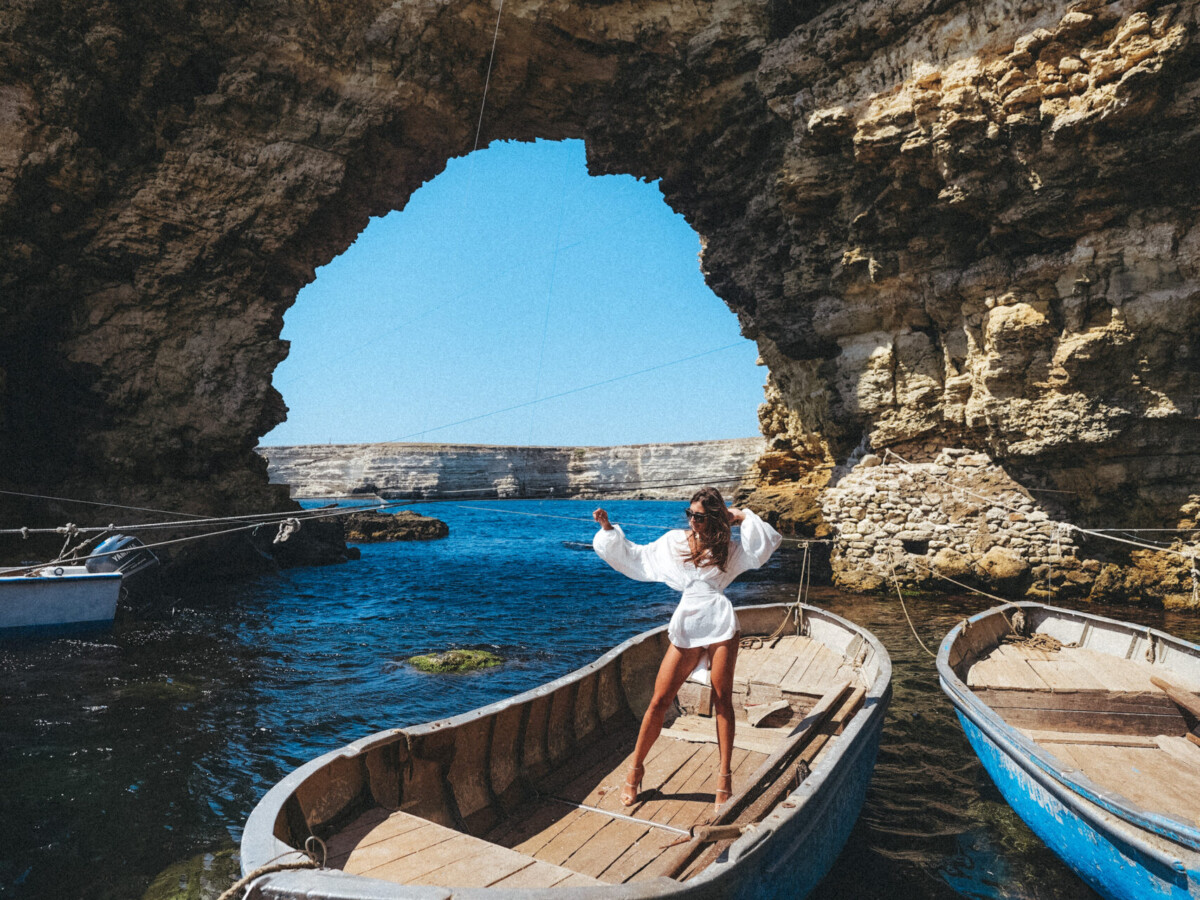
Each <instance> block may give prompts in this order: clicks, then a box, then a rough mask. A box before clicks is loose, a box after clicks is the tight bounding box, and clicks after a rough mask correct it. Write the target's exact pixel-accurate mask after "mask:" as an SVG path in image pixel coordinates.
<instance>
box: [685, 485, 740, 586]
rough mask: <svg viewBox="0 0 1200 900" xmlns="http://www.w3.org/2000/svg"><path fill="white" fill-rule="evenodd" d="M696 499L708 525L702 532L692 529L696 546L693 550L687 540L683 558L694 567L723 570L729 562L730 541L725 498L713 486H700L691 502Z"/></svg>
mask: <svg viewBox="0 0 1200 900" xmlns="http://www.w3.org/2000/svg"><path fill="white" fill-rule="evenodd" d="M697 500H699V501H700V505H701V506H703V507H704V513H705V515H706V516H707V519H706V520H705V521H706V522H707V523H708V527H707V528H705V529H704V534H701V533H700V532H698V531H695V530H694V529H693V533H694V534H695V535H696V543H697V545H698V547H697V549H695V550H693V549H692V544H691V541H689V542H688V552H687V553H685V554H684V556H683V558H684V560H685V561H687V562H690V563H691V564H692V565H693V566H695V567H696V568H701V567H704V566H716V567H717V568H718V569H720V570H721V571H722V572H724V571H725V565H726V563H728V562H729V543H730V528H729V513H728V511H727V510H726V507H725V500H724V498H723V497H721V492H720V491H718V490H717V489H716V488H713V487H705V488H700V490H698V491H696V493H694V494H692V499H691V503H695V502H696V501H697ZM691 503H689V507H690V505H691Z"/></svg>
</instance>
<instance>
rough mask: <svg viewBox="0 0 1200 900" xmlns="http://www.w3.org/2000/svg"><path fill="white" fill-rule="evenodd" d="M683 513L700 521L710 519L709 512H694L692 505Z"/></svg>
mask: <svg viewBox="0 0 1200 900" xmlns="http://www.w3.org/2000/svg"><path fill="white" fill-rule="evenodd" d="M683 514H684V515H685V516H687V517H688V518H689V519H694V520H696V521H700V522H704V521H706V520H707V519H708V513H698V512H692V508H691V507H690V506H689V507H688V508H687V509H685V510H684V511H683Z"/></svg>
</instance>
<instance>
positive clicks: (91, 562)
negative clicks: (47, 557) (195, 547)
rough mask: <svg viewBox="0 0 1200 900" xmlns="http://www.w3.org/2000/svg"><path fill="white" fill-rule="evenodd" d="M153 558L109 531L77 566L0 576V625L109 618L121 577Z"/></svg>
mask: <svg viewBox="0 0 1200 900" xmlns="http://www.w3.org/2000/svg"><path fill="white" fill-rule="evenodd" d="M157 562H158V560H157V558H156V557H155V556H154V554H153V553H151V552H150V551H149V550H147V549H146V548H145V547H144V546H143V545H142V542H141V541H139V540H138V539H137V538H132V537H126V536H125V535H113V536H112V537H110V538H108V540H106V541H104V542H102V543H101V544H99V545H98V546H97V547H96V549H95V550H94V551H93V552H92V554H91V556H89V557H87V559H85V560H83V561H82V563H80V564H63V565H58V564H50V565H46V566H40V567H37V568H32V569H29V570H27V571H25V572H23V573H22V574H18V575H4V576H0V629H6V628H35V627H45V626H50V625H82V624H87V623H104V622H111V621H112V620H113V618H114V616H115V615H116V612H117V601H118V600H119V599H120V596H121V585H122V581H123V580H124V579H125V578H127V577H129V576H130V575H133V574H134V573H136V572H140V571H142V570H143V569H145V568H147V567H149V566H151V565H154V564H155V563H157Z"/></svg>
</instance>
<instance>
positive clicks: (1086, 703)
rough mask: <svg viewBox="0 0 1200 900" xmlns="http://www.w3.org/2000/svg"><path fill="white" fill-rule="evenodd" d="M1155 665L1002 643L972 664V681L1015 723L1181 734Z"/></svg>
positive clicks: (1073, 730) (1183, 724)
mask: <svg viewBox="0 0 1200 900" xmlns="http://www.w3.org/2000/svg"><path fill="white" fill-rule="evenodd" d="M1156 671H1157V669H1156V668H1155V666H1153V665H1152V664H1151V663H1149V662H1146V661H1144V660H1138V659H1124V658H1122V657H1118V656H1111V655H1108V654H1104V653H1099V652H1097V651H1094V650H1089V649H1087V648H1083V647H1062V648H1060V649H1058V650H1046V649H1044V648H1039V647H1033V646H1029V645H1027V644H1024V643H1020V642H1018V643H1002V644H1000V645H998V646H996V647H994V648H992V649H991V651H990V652H988V653H986V654H984V655H983V656H981V657H980V658H979V659H978V660H976V661H975V662H974V663H973V664H972V665H971V666H970V668H969V669H968V670H967V677H966V681H967V685H968V686H969V687H971V688H972V689H974V691H975V692H976V694H978V695H979V697H980V699H982V700H983V701H984V702H985V703H987V705H988V706H990V707H992V709H994V710H995V711H996V712H997V713H999V714H1000V716H1001V717H1002V718H1003V719H1004V720H1005V721H1006V722H1008V723H1009V724H1010V725H1013V726H1015V727H1017V728H1020V729H1022V730H1024V731H1026V732H1029V731H1051V732H1054V731H1057V732H1065V733H1069V734H1078V733H1089V732H1092V733H1109V734H1117V735H1127V736H1137V737H1153V736H1155V735H1168V736H1182V735H1183V734H1185V733H1186V732H1187V729H1188V723H1187V719H1186V718H1185V716H1184V714H1183V713H1182V712H1181V710H1180V708H1179V706H1178V704H1176V703H1175V702H1174V701H1172V700H1171V698H1170V697H1168V696H1167V694H1166V693H1165V692H1164V691H1162V690H1161V689H1160V688H1159V687H1157V686H1156V685H1154V684H1153V682H1152V681H1151V678H1152V677H1153V676H1154V674H1155V672H1156Z"/></svg>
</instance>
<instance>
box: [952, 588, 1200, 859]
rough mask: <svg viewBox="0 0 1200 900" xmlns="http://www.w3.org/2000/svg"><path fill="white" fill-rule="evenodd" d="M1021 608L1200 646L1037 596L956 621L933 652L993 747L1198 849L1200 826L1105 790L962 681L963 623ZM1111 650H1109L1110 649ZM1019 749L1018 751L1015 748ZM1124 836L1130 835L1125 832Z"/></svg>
mask: <svg viewBox="0 0 1200 900" xmlns="http://www.w3.org/2000/svg"><path fill="white" fill-rule="evenodd" d="M1014 607H1017V608H1021V609H1036V610H1045V611H1046V612H1048V613H1051V614H1054V615H1057V616H1063V617H1067V618H1075V619H1077V620H1079V619H1082V620H1090V621H1094V622H1103V623H1105V624H1107V625H1115V626H1118V627H1120V628H1121V629H1122V630H1124V631H1126V632H1128V633H1130V634H1131V635H1135V636H1142V635H1145V634H1152V635H1154V636H1155V637H1156V638H1158V639H1159V640H1161V641H1163V643H1166V644H1168V645H1172V646H1174V647H1175V648H1177V649H1181V650H1182V649H1188V650H1190V651H1192V653H1193V654H1194V655H1195V656H1197V657H1200V646H1198V645H1196V644H1193V643H1192V642H1190V641H1185V640H1183V639H1181V638H1176V637H1173V636H1172V635H1169V634H1167V633H1165V632H1162V631H1159V630H1158V629H1155V628H1148V627H1147V628H1142V627H1140V626H1136V625H1134V624H1132V623H1130V622H1122V621H1121V620H1119V619H1110V618H1107V617H1105V616H1099V615H1095V614H1093V613H1086V612H1081V611H1078V610H1072V609H1063V608H1062V607H1057V606H1049V605H1048V604H1045V603H1038V602H1036V601H1021V602H1012V603H1005V604H1004V605H1002V606H994V607H992V608H991V609H987V610H984V611H983V612H981V613H978V614H976V615H974V616H971V617H970V618H968V619H964V620H963V621H962V622H960V623H958V624H957V625H955V626H954V627H953V628H952V629H951V630H950V631H949V633H948V634H947V635H946V637H945V638H944V639H943V640H942V644H941V646H940V647H939V648H938V654H937V669H938V676H939V679H940V681H941V685H942V690H943V692H944V693H945V694H946V695H947V696H948V697H949V698H950V700H951V702H952V703H953V705H954V706H955V708H956V709H958V710H959V711H960V712H962V713H963V714H964V715H966V716H967V717H968V718H970V719H971V721H972V722H973V723H975V725H976V726H978V727H979V728H980V730H981V731H983V732H984V734H985V735H987V736H988V737H989V738H990V739H991V740H992V741H993V742H995V743H996V745H997V747H998V748H999V749H1000V750H1001V751H1002V752H1003V753H1004V754H1005V755H1006V756H1008V757H1009V758H1010V759H1012V760H1013V761H1014V762H1016V763H1017V764H1018V765H1020V766H1021V768H1022V769H1025V770H1026V771H1028V772H1030V774H1032V775H1035V777H1036V774H1037V773H1036V772H1035V771H1034V770H1033V769H1030V768H1029V767H1028V766H1025V765H1022V762H1023V760H1024V759H1028V760H1029V761H1030V762H1032V763H1033V764H1034V766H1035V767H1036V770H1037V771H1040V772H1041V773H1042V774H1043V775H1044V776H1046V777H1048V778H1049V779H1050V780H1051V781H1053V782H1056V783H1058V784H1060V785H1062V786H1063V787H1065V788H1066V789H1067V791H1068V793H1069V794H1073V795H1076V796H1077V797H1078V798H1081V799H1083V800H1086V801H1088V802H1090V803H1092V804H1094V805H1096V806H1099V807H1100V808H1101V809H1104V810H1105V811H1107V812H1108V813H1110V814H1111V815H1113V816H1115V817H1117V818H1118V819H1119V820H1121V821H1123V822H1126V823H1128V824H1130V825H1133V826H1135V827H1136V828H1139V829H1141V830H1143V831H1147V832H1150V833H1152V834H1154V835H1156V836H1158V837H1160V838H1162V839H1165V840H1167V841H1170V842H1171V843H1173V844H1176V845H1182V846H1183V847H1186V848H1187V849H1188V850H1190V851H1192V852H1200V828H1198V827H1196V826H1194V825H1189V824H1188V823H1186V822H1183V821H1181V820H1179V819H1175V818H1173V817H1171V816H1167V815H1163V814H1161V813H1156V812H1152V811H1150V810H1148V809H1145V808H1144V807H1142V806H1140V805H1138V804H1137V803H1134V802H1133V801H1132V800H1130V799H1129V798H1128V797H1126V796H1125V795H1124V794H1120V793H1117V792H1116V791H1112V790H1109V789H1107V788H1104V787H1101V786H1100V785H1098V784H1096V783H1095V782H1094V781H1092V780H1091V779H1090V778H1088V777H1087V776H1086V775H1085V774H1084V773H1083V772H1082V771H1080V770H1079V769H1075V768H1073V767H1070V766H1065V765H1063V764H1062V761H1061V760H1059V759H1058V757H1056V756H1054V754H1052V753H1051V752H1050V751H1049V750H1046V749H1045V748H1044V747H1042V746H1041V745H1039V744H1038V743H1037V742H1035V741H1033V740H1032V739H1030V738H1028V737H1026V736H1025V735H1024V734H1023V733H1022V732H1021V731H1020V730H1019V729H1018V728H1016V727H1015V726H1013V725H1009V724H1008V723H1007V722H1005V721H1004V719H1003V718H1002V717H1001V716H1000V714H999V713H997V712H996V711H995V710H994V709H992V707H990V706H988V705H987V704H986V703H984V702H983V700H981V699H980V698H979V697H978V696H977V695H976V694H975V692H974V691H973V690H971V688H970V687H968V686H967V685H966V683H964V682H963V680H962V679H961V678H959V677H958V675H957V674H956V673H955V671H954V669H953V667H952V666H951V665H950V650H951V648H952V647H953V646H954V645H955V643H956V642H957V641H959V640H961V639H963V638H964V637H965V628H966V627H969V626H971V625H973V624H976V623H978V622H982V621H983V620H984V619H987V618H990V617H992V616H995V615H1001V614H1002V613H1003V611H1004V610H1005V609H1011V608H1014ZM1110 655H1111V654H1110ZM1014 751H1019V752H1014ZM1038 781H1039V783H1042V784H1043V785H1044V786H1046V787H1049V785H1047V784H1046V783H1045V779H1044V778H1038ZM1053 793H1054V794H1055V796H1056V797H1058V799H1059V800H1060V802H1062V803H1063V804H1064V805H1065V806H1067V807H1068V808H1070V809H1071V810H1072V811H1073V812H1076V813H1077V814H1079V815H1080V816H1081V817H1084V818H1085V819H1087V820H1088V821H1089V824H1091V825H1093V827H1101V823H1097V822H1096V821H1095V817H1094V816H1092V815H1089V813H1090V811H1088V810H1086V809H1085V808H1082V807H1079V806H1078V805H1077V804H1074V803H1070V802H1068V798H1064V797H1063V796H1061V795H1060V794H1059V792H1057V791H1054V792H1053ZM1103 827H1104V828H1105V829H1108V830H1111V826H1110V825H1108V824H1107V823H1103ZM1126 839H1129V838H1128V836H1126ZM1138 849H1139V850H1142V851H1143V852H1145V853H1146V854H1147V855H1148V856H1151V857H1154V858H1157V859H1159V860H1160V861H1164V864H1166V865H1169V866H1170V867H1171V868H1174V869H1176V870H1177V871H1179V866H1181V865H1182V862H1181V861H1180V860H1177V859H1176V860H1169V861H1167V860H1165V857H1164V852H1163V851H1162V850H1160V849H1158V848H1155V847H1153V846H1150V845H1144V846H1142V847H1139V848H1138Z"/></svg>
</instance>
